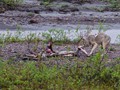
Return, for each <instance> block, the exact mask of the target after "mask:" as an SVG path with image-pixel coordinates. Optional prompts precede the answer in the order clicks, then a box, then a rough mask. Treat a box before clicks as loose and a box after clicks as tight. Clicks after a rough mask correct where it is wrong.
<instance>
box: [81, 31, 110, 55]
mask: <svg viewBox="0 0 120 90" xmlns="http://www.w3.org/2000/svg"><path fill="white" fill-rule="evenodd" d="M110 41H111V38H110V36H108V35H106V34H105V33H103V32H99V33H98V34H97V35H96V36H95V35H90V32H89V31H88V32H87V35H86V37H85V38H83V37H82V38H81V40H80V42H79V45H80V46H83V47H86V46H92V49H91V51H90V53H89V54H87V55H88V56H90V55H91V54H92V53H93V51H94V50H95V49H96V48H97V46H98V45H102V47H103V49H104V50H105V49H107V48H108V45H109V44H110Z"/></svg>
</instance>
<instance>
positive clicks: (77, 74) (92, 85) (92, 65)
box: [0, 53, 120, 90]
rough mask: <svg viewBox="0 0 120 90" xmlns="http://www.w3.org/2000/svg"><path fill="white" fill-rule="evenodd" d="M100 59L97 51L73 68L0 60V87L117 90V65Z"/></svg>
mask: <svg viewBox="0 0 120 90" xmlns="http://www.w3.org/2000/svg"><path fill="white" fill-rule="evenodd" d="M61 59H62V58H61ZM67 59H68V58H66V59H65V58H64V60H67ZM101 60H102V58H101V55H100V53H97V54H96V55H95V56H93V57H90V58H89V59H88V60H85V61H84V62H80V61H79V62H77V63H76V64H74V65H73V66H72V67H71V66H69V65H63V66H60V67H58V66H57V65H52V66H50V65H46V64H43V63H42V62H34V61H26V62H24V61H20V62H14V61H12V60H8V61H2V60H1V61H0V87H1V89H2V90H119V89H120V65H119V64H116V65H114V66H105V65H106V63H105V62H104V61H101ZM119 60H120V59H119ZM119 60H115V62H116V63H117V62H118V61H119ZM77 61H78V60H77Z"/></svg>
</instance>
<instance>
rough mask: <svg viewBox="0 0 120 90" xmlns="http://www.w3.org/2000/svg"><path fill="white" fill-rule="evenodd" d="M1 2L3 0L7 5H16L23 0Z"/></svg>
mask: <svg viewBox="0 0 120 90" xmlns="http://www.w3.org/2000/svg"><path fill="white" fill-rule="evenodd" d="M1 2H3V3H4V4H6V5H9V6H15V5H17V4H20V3H22V2H23V0H2V1H1Z"/></svg>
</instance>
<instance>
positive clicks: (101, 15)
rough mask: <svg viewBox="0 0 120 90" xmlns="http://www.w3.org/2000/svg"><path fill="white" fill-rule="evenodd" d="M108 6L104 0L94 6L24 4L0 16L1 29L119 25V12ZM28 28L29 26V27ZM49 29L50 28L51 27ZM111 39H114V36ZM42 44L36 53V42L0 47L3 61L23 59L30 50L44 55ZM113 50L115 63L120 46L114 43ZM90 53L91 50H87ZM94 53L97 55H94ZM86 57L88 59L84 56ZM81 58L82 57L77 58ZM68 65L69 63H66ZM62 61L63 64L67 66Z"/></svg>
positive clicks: (73, 46)
mask: <svg viewBox="0 0 120 90" xmlns="http://www.w3.org/2000/svg"><path fill="white" fill-rule="evenodd" d="M108 6H109V3H106V2H101V1H94V0H93V1H92V2H91V3H88V2H87V3H84V4H79V3H72V2H64V1H63V2H61V1H56V2H53V3H51V4H50V5H47V6H46V5H44V4H42V3H41V2H39V1H38V2H36V3H35V4H28V3H25V4H22V5H18V6H16V7H14V8H13V7H12V8H8V9H6V11H5V12H3V13H0V29H1V30H6V29H10V30H13V29H14V30H16V28H17V25H21V26H22V25H32V26H36V25H38V26H41V27H42V26H44V25H48V26H52V27H55V26H56V25H61V26H62V25H70V24H71V25H78V24H82V25H93V26H94V25H96V24H99V23H100V22H102V23H103V24H113V25H114V24H117V25H118V26H119V24H120V12H119V10H116V11H114V10H113V9H111V8H108ZM28 28H29V27H28ZM48 28H49V27H48ZM111 38H112V37H111ZM42 45H43V44H41V43H39V46H38V47H37V51H33V48H34V47H35V45H34V43H32V44H30V47H29V48H30V49H31V50H29V48H28V44H27V43H26V42H24V43H11V44H7V45H5V46H4V47H1V58H3V59H4V60H8V59H13V60H22V59H25V55H26V54H30V53H31V51H32V52H35V53H39V52H41V49H42ZM65 46H66V47H69V48H70V49H72V50H74V51H75V50H76V47H77V46H76V45H73V44H72V45H61V46H57V45H55V47H54V49H55V50H58V51H61V50H67V49H66V47H65ZM111 47H112V50H111V51H109V52H108V54H107V55H108V59H109V60H114V59H115V58H119V57H120V46H119V45H115V44H112V45H111ZM86 50H87V51H89V50H90V49H86ZM94 54H95V53H94ZM85 58H86V57H85ZM78 59H81V55H79V56H78ZM64 62H66V61H64ZM64 62H63V63H64Z"/></svg>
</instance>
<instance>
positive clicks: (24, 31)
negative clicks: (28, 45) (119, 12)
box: [0, 24, 120, 43]
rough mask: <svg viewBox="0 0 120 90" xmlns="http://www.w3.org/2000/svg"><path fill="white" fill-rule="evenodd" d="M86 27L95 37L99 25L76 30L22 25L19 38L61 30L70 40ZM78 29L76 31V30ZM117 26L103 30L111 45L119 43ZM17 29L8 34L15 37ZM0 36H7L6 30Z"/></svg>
mask: <svg viewBox="0 0 120 90" xmlns="http://www.w3.org/2000/svg"><path fill="white" fill-rule="evenodd" d="M86 27H90V28H91V29H92V34H94V35H96V34H97V33H98V31H99V25H96V26H94V28H93V26H87V25H81V26H79V28H78V25H69V24H68V25H25V26H24V25H23V26H21V29H20V31H21V37H25V36H27V35H29V34H30V33H34V34H35V35H38V34H40V35H39V36H40V37H41V36H42V33H45V32H47V33H48V30H51V29H55V30H63V31H64V32H66V36H67V37H68V38H70V39H71V40H73V39H75V38H77V37H79V35H80V33H81V32H82V33H84V32H85V31H86V30H87V29H86ZM77 28H78V31H77V30H76V29H77ZM119 28H120V27H119V25H113V26H110V25H109V26H107V25H104V30H106V31H105V33H106V34H107V35H109V36H110V37H111V43H118V42H120V40H119V39H117V36H118V35H120V30H119ZM16 30H17V29H15V28H14V29H13V28H12V29H10V30H9V33H11V34H12V36H15V35H16ZM0 33H1V34H7V32H6V30H1V31H0Z"/></svg>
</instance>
